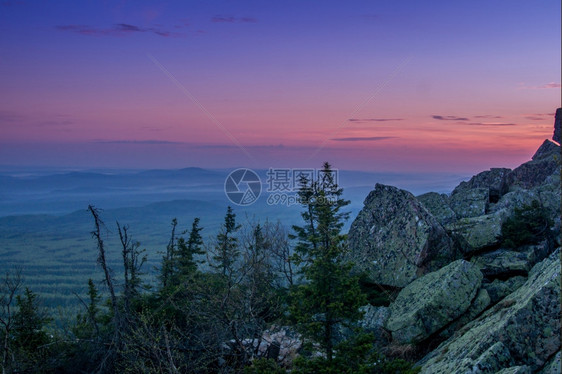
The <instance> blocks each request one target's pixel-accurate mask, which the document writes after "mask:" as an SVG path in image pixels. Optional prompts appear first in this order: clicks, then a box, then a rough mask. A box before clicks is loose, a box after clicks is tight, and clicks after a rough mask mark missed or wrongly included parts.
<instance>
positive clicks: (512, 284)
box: [482, 275, 527, 304]
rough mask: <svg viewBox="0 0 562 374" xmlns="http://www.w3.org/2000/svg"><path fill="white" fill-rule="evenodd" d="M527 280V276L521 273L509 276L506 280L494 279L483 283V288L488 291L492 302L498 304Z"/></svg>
mask: <svg viewBox="0 0 562 374" xmlns="http://www.w3.org/2000/svg"><path fill="white" fill-rule="evenodd" d="M526 280H527V278H526V277H524V276H521V275H519V276H516V277H512V278H509V279H507V280H505V281H502V280H499V279H494V281H493V282H491V283H483V284H482V288H484V289H485V290H486V291H488V295H489V296H490V304H496V303H497V302H498V301H500V300H501V299H503V298H504V297H506V296H507V295H509V294H510V293H512V292H514V291H515V290H516V289H518V288H519V287H521V286H522V285H523V284H524V283H525V281H526Z"/></svg>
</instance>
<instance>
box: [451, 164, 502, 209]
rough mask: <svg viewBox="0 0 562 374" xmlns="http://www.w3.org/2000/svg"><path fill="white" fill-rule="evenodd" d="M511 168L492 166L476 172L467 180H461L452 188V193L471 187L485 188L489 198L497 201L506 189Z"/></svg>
mask: <svg viewBox="0 0 562 374" xmlns="http://www.w3.org/2000/svg"><path fill="white" fill-rule="evenodd" d="M510 172H511V169H507V168H492V169H490V170H487V171H483V172H481V173H478V174H476V175H475V176H473V177H472V178H470V180H469V181H468V182H461V183H460V184H459V185H458V186H457V187H455V189H454V190H453V193H452V195H454V194H456V193H458V192H459V191H461V190H466V189H473V188H486V189H487V190H488V191H489V196H490V200H491V201H492V202H494V201H497V200H498V199H499V197H500V196H502V195H503V194H505V193H506V192H507V191H508V187H509V186H508V185H507V179H506V178H507V175H508V174H509V173H510Z"/></svg>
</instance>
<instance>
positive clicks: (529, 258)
mask: <svg viewBox="0 0 562 374" xmlns="http://www.w3.org/2000/svg"><path fill="white" fill-rule="evenodd" d="M548 252H549V246H548V243H547V242H546V241H545V242H543V243H540V244H537V245H529V246H526V247H523V248H520V249H519V250H518V251H512V250H507V249H498V250H495V251H492V252H488V253H484V254H482V255H478V256H474V257H473V258H472V262H473V263H474V264H475V265H476V266H478V268H479V269H480V271H481V272H482V274H484V276H486V277H489V278H498V277H502V278H506V277H507V276H509V277H512V276H515V275H527V273H528V272H529V270H531V268H532V267H533V265H535V264H536V263H537V262H539V261H541V260H543V259H544V258H545V257H546V256H547V255H548Z"/></svg>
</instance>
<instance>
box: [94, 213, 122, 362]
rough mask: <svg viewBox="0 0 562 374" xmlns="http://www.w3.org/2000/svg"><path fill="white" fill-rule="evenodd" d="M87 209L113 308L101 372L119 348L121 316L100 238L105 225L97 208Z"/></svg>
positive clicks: (102, 242) (99, 261) (99, 262)
mask: <svg viewBox="0 0 562 374" xmlns="http://www.w3.org/2000/svg"><path fill="white" fill-rule="evenodd" d="M88 210H89V211H90V213H91V214H92V216H93V217H94V226H95V229H94V231H92V237H93V238H95V239H96V241H97V245H98V251H99V253H98V264H100V266H101V267H102V269H103V273H104V276H105V279H104V281H105V284H106V285H107V288H108V289H109V295H110V298H111V308H112V310H113V329H114V331H113V338H112V342H111V344H110V346H109V348H108V350H107V352H106V354H105V355H104V357H103V358H102V360H101V362H100V364H99V365H98V372H103V370H104V368H106V367H107V366H110V365H112V361H113V358H114V357H115V354H116V353H117V351H118V350H119V347H120V345H121V326H122V318H121V313H120V311H119V305H118V303H117V296H116V295H115V288H114V286H113V278H112V275H111V269H110V268H109V266H108V265H107V260H106V256H105V243H104V241H103V239H102V235H101V229H102V227H105V224H104V223H103V221H102V220H101V218H100V216H99V210H98V209H96V208H95V207H94V206H93V205H88Z"/></svg>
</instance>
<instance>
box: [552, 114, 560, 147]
mask: <svg viewBox="0 0 562 374" xmlns="http://www.w3.org/2000/svg"><path fill="white" fill-rule="evenodd" d="M560 121H562V108H558V109H556V115H555V117H554V134H553V135H552V140H554V141H555V142H557V143H558V144H560Z"/></svg>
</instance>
